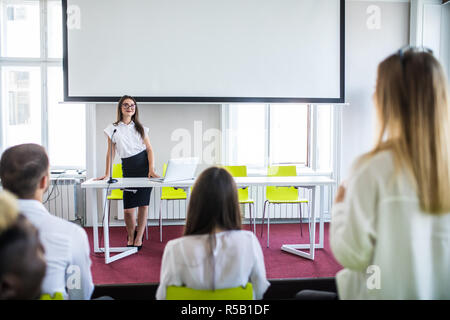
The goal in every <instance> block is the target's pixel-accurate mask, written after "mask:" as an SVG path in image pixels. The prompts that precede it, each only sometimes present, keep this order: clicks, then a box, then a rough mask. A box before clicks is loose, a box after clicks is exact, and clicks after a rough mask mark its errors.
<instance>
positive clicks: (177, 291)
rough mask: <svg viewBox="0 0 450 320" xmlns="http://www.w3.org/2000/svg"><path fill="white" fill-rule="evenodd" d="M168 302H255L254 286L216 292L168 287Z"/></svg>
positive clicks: (217, 290) (248, 284) (248, 285)
mask: <svg viewBox="0 0 450 320" xmlns="http://www.w3.org/2000/svg"><path fill="white" fill-rule="evenodd" d="M166 299H167V300H253V286H252V284H251V283H250V282H249V283H247V285H246V286H245V287H240V286H239V287H235V288H226V289H216V290H199V289H191V288H187V287H177V286H168V287H167V292H166Z"/></svg>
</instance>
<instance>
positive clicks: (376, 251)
mask: <svg viewBox="0 0 450 320" xmlns="http://www.w3.org/2000/svg"><path fill="white" fill-rule="evenodd" d="M374 102H375V106H376V110H377V115H378V122H379V132H378V141H377V143H376V145H375V147H374V149H373V150H372V151H371V152H369V153H368V154H365V155H363V156H362V157H361V158H360V159H358V161H357V162H356V164H355V165H354V167H353V172H352V174H351V177H350V178H349V179H348V180H347V182H346V187H345V188H344V187H343V186H341V187H340V188H339V190H338V192H337V196H336V200H335V205H334V206H333V212H332V221H331V231H330V244H331V249H332V251H333V253H334V255H335V257H336V259H337V260H338V261H339V262H340V263H341V265H342V266H344V270H342V271H340V272H339V273H338V274H337V275H336V281H337V288H338V294H339V297H340V299H450V214H449V212H450V167H449V159H450V155H449V150H450V149H449V148H450V135H449V123H450V121H449V94H448V84H447V80H446V77H445V75H444V72H443V69H442V67H441V65H440V64H439V62H438V61H437V60H436V59H435V58H434V57H433V55H432V53H431V52H430V51H429V50H426V49H418V48H406V49H402V50H400V51H399V52H397V53H396V54H394V55H391V56H390V57H388V58H387V59H385V60H384V61H383V62H382V63H381V64H380V65H379V67H378V78H377V84H376V92H375V94H374Z"/></svg>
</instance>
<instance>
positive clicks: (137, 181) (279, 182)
mask: <svg viewBox="0 0 450 320" xmlns="http://www.w3.org/2000/svg"><path fill="white" fill-rule="evenodd" d="M117 180H118V182H117V183H114V184H108V182H107V180H93V179H90V180H87V181H86V182H84V183H82V184H81V187H82V188H84V189H91V190H94V191H95V190H103V196H102V198H103V199H102V200H103V201H102V203H104V204H105V206H104V207H103V208H102V209H103V212H104V214H103V230H104V232H103V238H104V247H99V237H98V212H97V206H96V205H94V212H93V213H94V214H93V215H92V227H93V233H94V252H104V253H105V263H106V264H108V263H111V262H113V261H116V260H118V259H121V258H124V257H126V256H129V255H131V254H134V253H136V252H137V248H136V247H110V245H109V203H108V201H106V197H107V191H108V190H112V189H133V188H162V187H176V188H180V189H184V190H185V191H186V192H187V197H188V201H189V196H190V194H189V192H190V187H192V186H193V184H194V183H195V180H193V179H192V180H182V181H175V182H156V181H151V180H150V179H148V178H119V179H117ZM234 180H235V182H236V185H237V187H238V188H239V187H242V188H243V187H258V186H277V187H298V188H305V189H309V190H311V192H312V205H311V206H310V209H311V210H310V212H311V214H310V217H309V218H310V221H309V223H310V226H311V228H310V237H309V239H310V241H309V243H303V244H284V245H282V247H281V250H283V251H286V252H289V253H292V254H295V255H298V256H301V257H304V258H307V259H311V260H314V253H315V249H322V248H323V247H324V219H323V208H321V204H323V200H324V189H325V187H326V186H333V185H334V184H335V181H334V180H333V179H330V178H327V177H322V176H296V177H235V178H234ZM92 199H93V203H94V204H97V192H92ZM317 212H319V243H316V236H315V234H316V216H317ZM305 249H309V252H305V251H303V250H305ZM111 253H118V254H116V255H114V256H111Z"/></svg>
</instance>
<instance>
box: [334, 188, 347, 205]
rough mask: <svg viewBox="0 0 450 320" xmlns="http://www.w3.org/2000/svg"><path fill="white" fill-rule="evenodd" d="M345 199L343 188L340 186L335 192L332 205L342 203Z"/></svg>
mask: <svg viewBox="0 0 450 320" xmlns="http://www.w3.org/2000/svg"><path fill="white" fill-rule="evenodd" d="M344 198H345V187H344V186H343V185H342V184H341V185H340V186H339V188H338V190H337V193H336V198H335V199H334V203H340V202H343V201H344Z"/></svg>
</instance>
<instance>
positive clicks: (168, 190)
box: [161, 163, 187, 200]
mask: <svg viewBox="0 0 450 320" xmlns="http://www.w3.org/2000/svg"><path fill="white" fill-rule="evenodd" d="M166 171H167V163H164V165H163V177H164V176H165V175H166ZM161 198H163V199H173V200H176V199H186V198H187V195H186V192H185V191H184V190H183V189H175V188H172V187H162V188H161Z"/></svg>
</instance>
